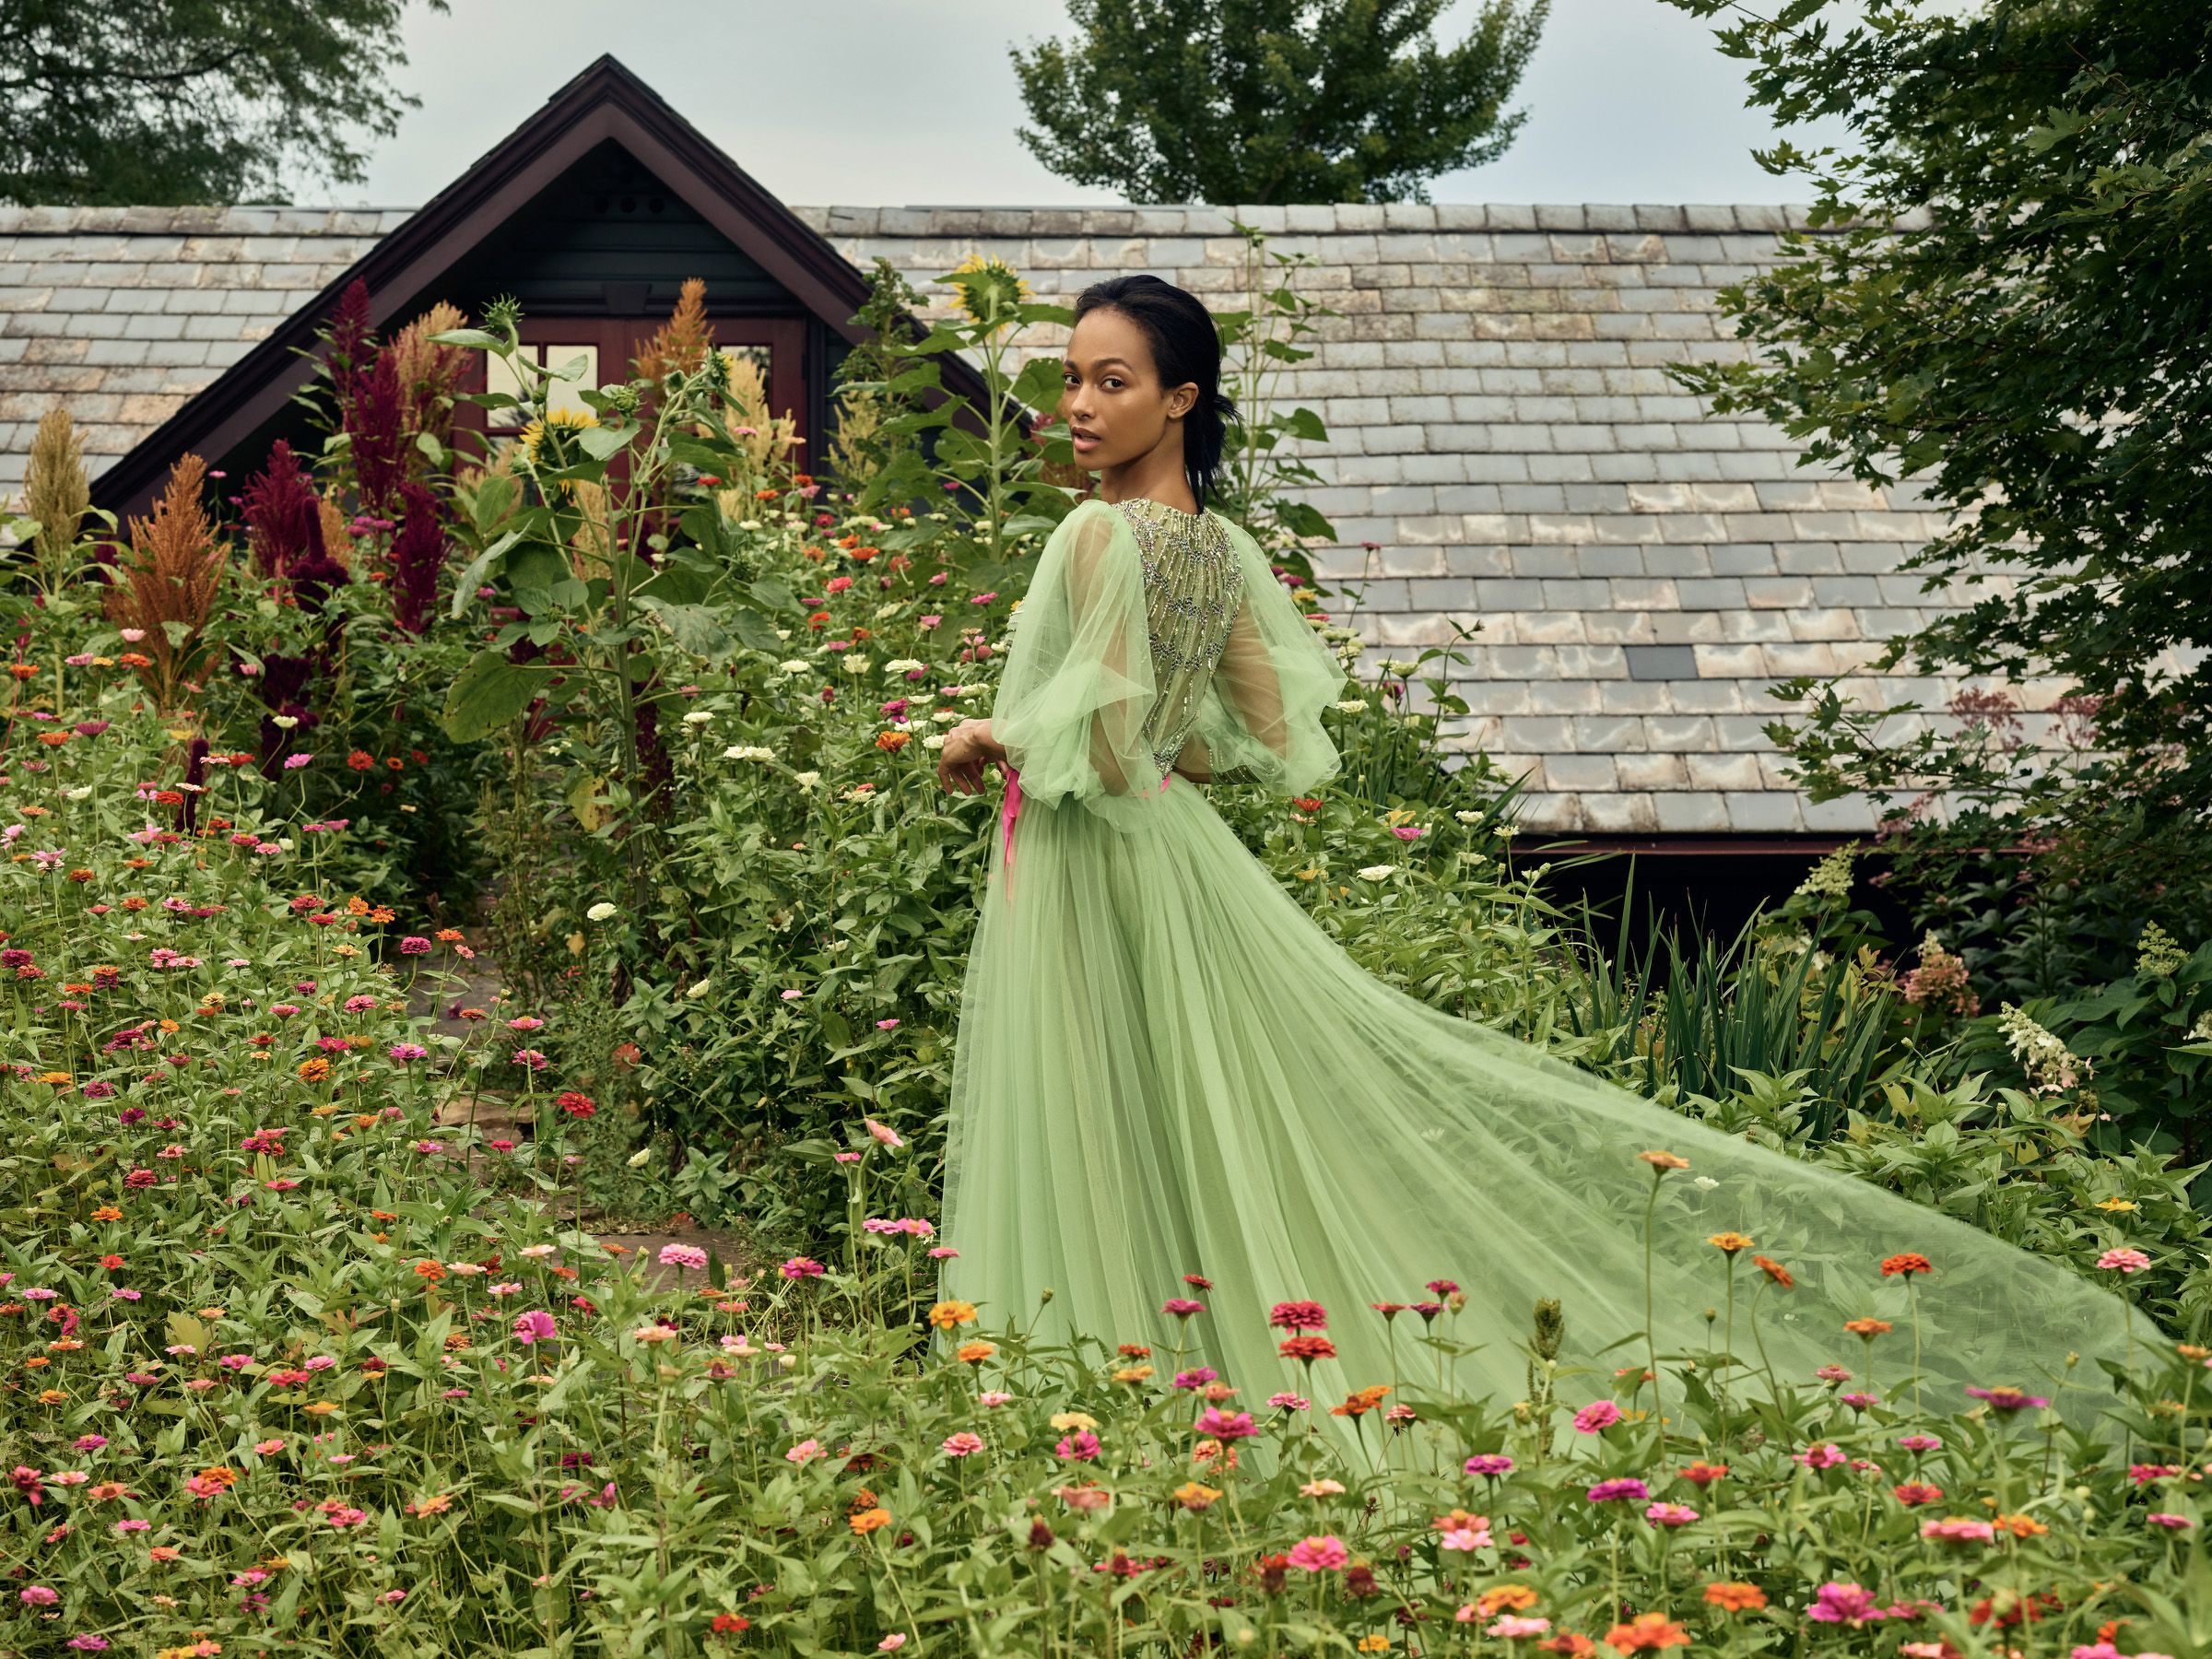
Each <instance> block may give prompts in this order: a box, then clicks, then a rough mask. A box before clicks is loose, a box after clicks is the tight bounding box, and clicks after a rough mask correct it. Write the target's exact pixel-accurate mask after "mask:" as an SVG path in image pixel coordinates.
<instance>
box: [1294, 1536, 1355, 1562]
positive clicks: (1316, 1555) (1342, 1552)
mask: <svg viewBox="0 0 2212 1659" xmlns="http://www.w3.org/2000/svg"><path fill="white" fill-rule="evenodd" d="M1350 1559H1352V1552H1351V1551H1350V1550H1348V1549H1347V1548H1346V1547H1344V1540H1343V1539H1342V1538H1340V1537H1338V1536H1337V1535H1335V1533H1318V1534H1315V1535H1312V1536H1311V1537H1304V1538H1300V1540H1299V1541H1298V1542H1297V1543H1295V1544H1293V1545H1292V1546H1291V1547H1290V1556H1289V1560H1290V1565H1291V1566H1293V1567H1295V1568H1297V1569H1298V1570H1299V1571H1300V1572H1334V1571H1335V1570H1336V1569H1337V1568H1339V1567H1341V1566H1343V1565H1344V1564H1345V1563H1346V1562H1347V1561H1348V1560H1350Z"/></svg>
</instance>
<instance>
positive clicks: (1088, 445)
mask: <svg viewBox="0 0 2212 1659" xmlns="http://www.w3.org/2000/svg"><path fill="white" fill-rule="evenodd" d="M1068 441H1069V442H1071V443H1073V444H1074V445H1075V446H1076V448H1077V449H1078V450H1088V449H1096V448H1097V447H1098V445H1099V437H1098V434H1097V433H1095V432H1071V433H1069V434H1068Z"/></svg>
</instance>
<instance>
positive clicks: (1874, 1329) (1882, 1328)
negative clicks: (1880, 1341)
mask: <svg viewBox="0 0 2212 1659" xmlns="http://www.w3.org/2000/svg"><path fill="white" fill-rule="evenodd" d="M1843 1328H1844V1329H1845V1330H1847V1331H1849V1332H1850V1333H1851V1334H1852V1335H1853V1336H1864V1337H1865V1339H1866V1340H1867V1341H1869V1342H1872V1341H1873V1340H1874V1339H1875V1338H1876V1337H1877V1336H1880V1335H1886V1334H1887V1333H1888V1331H1889V1330H1890V1329H1891V1328H1892V1327H1891V1325H1890V1324H1889V1322H1888V1320H1886V1319H1847V1320H1845V1321H1844V1322H1843Z"/></svg>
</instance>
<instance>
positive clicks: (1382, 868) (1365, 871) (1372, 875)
mask: <svg viewBox="0 0 2212 1659" xmlns="http://www.w3.org/2000/svg"><path fill="white" fill-rule="evenodd" d="M1397 873H1398V866H1397V865H1364V866H1363V867H1362V868H1361V869H1360V871H1359V876H1360V878H1361V879H1362V880H1366V881H1380V880H1382V878H1383V877H1385V876H1395V875H1396V874H1397Z"/></svg>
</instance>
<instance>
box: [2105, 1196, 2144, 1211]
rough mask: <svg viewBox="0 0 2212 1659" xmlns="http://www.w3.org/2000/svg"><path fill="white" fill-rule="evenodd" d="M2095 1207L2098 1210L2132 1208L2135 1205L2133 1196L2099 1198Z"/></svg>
mask: <svg viewBox="0 0 2212 1659" xmlns="http://www.w3.org/2000/svg"><path fill="white" fill-rule="evenodd" d="M2097 1207H2098V1208H2099V1209H2100V1210H2132V1209H2134V1208H2135V1207H2136V1201H2135V1200H2134V1199H2133V1198H2100V1199H2099V1200H2098V1201H2097Z"/></svg>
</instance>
